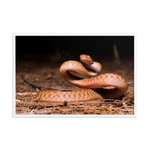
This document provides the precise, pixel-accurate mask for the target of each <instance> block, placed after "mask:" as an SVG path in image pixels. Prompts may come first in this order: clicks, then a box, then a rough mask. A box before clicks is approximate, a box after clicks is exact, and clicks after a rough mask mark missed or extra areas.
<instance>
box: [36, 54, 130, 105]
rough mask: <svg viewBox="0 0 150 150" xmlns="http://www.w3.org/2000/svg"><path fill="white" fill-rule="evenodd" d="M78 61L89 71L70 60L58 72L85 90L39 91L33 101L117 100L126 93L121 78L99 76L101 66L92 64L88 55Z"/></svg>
mask: <svg viewBox="0 0 150 150" xmlns="http://www.w3.org/2000/svg"><path fill="white" fill-rule="evenodd" d="M80 60H81V61H82V62H83V63H85V64H86V65H87V66H88V67H89V68H90V69H91V70H89V69H86V68H85V67H84V66H83V65H82V64H81V63H80V62H78V61H74V60H70V61H66V62H64V63H63V64H62V65H61V67H60V69H59V71H60V74H61V76H62V78H63V79H64V80H66V81H67V82H69V83H71V84H73V85H76V86H78V87H81V88H85V89H84V90H79V91H59V90H41V91H39V92H38V93H37V94H36V97H35V100H38V101H43V102H50V103H61V102H80V101H88V100H94V99H98V98H118V97H120V96H122V95H124V94H125V93H126V91H127V89H128V84H127V81H126V80H125V79H124V78H123V77H122V76H120V75H117V74H113V73H106V74H101V75H100V72H101V69H102V66H101V64H100V63H98V62H93V60H92V58H91V57H90V56H89V55H85V54H83V55H80ZM69 71H75V72H77V73H79V74H81V75H83V76H86V77H92V78H83V79H81V78H79V77H76V76H75V75H72V74H71V73H70V72H69Z"/></svg>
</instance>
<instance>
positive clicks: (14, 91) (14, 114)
mask: <svg viewBox="0 0 150 150" xmlns="http://www.w3.org/2000/svg"><path fill="white" fill-rule="evenodd" d="M16 36H134V115H61V114H60V115H19V114H18V115H16V111H15V108H16V106H15V99H16V96H15V95H16V90H15V89H16V88H15V85H16V80H15V79H16V78H15V77H16V49H15V48H16V47H15V37H16ZM136 45H137V44H136V34H135V33H134V34H131V33H129V34H127V33H119V34H116V33H115V34H112V33H111V34H110V33H105V34H104V33H101V34H98V33H95V34H93V33H92V34H91V33H86V34H85V33H84V34H81V33H73V34H71V33H69V34H62V33H61V34H60V33H55V34H54V33H52V34H48V33H46V34H41V33H34V34H31V33H29V34H28V33H22V34H21V33H14V34H13V55H12V56H13V58H12V60H13V62H12V64H13V88H12V89H13V91H12V93H13V102H12V103H13V109H12V110H13V112H12V115H13V117H15V118H123V117H125V118H129V117H131V118H135V117H137V93H136V91H137V89H136V87H137V84H136V83H137V78H136V73H137V68H136V67H137V66H136V64H137V59H136V58H137V51H136Z"/></svg>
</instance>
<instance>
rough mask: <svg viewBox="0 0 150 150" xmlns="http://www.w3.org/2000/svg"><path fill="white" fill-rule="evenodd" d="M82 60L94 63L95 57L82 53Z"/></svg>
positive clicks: (86, 62) (89, 63)
mask: <svg viewBox="0 0 150 150" xmlns="http://www.w3.org/2000/svg"><path fill="white" fill-rule="evenodd" d="M80 60H81V61H82V62H84V63H85V64H87V65H91V64H93V59H92V58H91V57H90V56H89V55H86V54H82V55H80Z"/></svg>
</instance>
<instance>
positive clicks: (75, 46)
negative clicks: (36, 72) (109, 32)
mask: <svg viewBox="0 0 150 150" xmlns="http://www.w3.org/2000/svg"><path fill="white" fill-rule="evenodd" d="M114 44H116V45H117V50H118V53H119V57H120V59H129V58H131V59H133V58H134V36H16V58H17V60H18V59H19V60H26V61H27V60H28V61H30V60H32V61H33V60H34V61H37V60H43V61H46V60H48V61H55V62H59V61H65V60H68V59H79V55H80V54H89V55H91V57H92V58H93V59H96V61H100V60H99V59H107V60H108V59H113V58H114V52H113V45H114Z"/></svg>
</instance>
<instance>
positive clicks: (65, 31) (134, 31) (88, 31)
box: [13, 30, 138, 33]
mask: <svg viewBox="0 0 150 150" xmlns="http://www.w3.org/2000/svg"><path fill="white" fill-rule="evenodd" d="M137 31H138V30H13V32H14V33H19V32H21V33H25V32H32V33H34V32H36V33H37V32H38V33H39V32H44V33H45V32H46V33H48V32H51V33H52V32H55V33H56V32H63V33H67V32H71V33H77V32H82V33H85V32H86V33H90V32H93V33H98V32H100V33H118V32H120V33H137Z"/></svg>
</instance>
